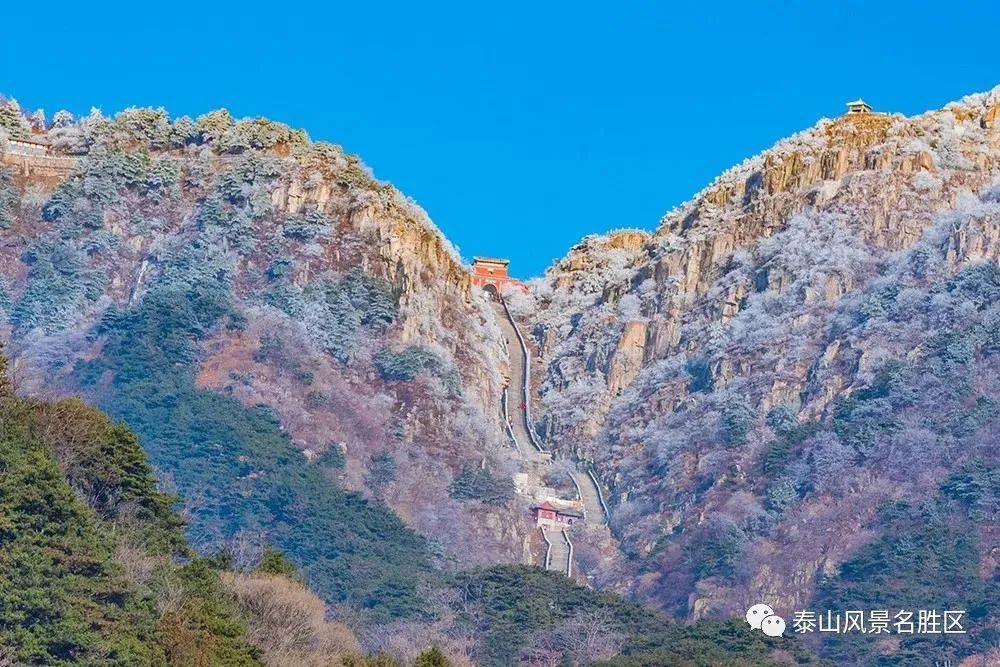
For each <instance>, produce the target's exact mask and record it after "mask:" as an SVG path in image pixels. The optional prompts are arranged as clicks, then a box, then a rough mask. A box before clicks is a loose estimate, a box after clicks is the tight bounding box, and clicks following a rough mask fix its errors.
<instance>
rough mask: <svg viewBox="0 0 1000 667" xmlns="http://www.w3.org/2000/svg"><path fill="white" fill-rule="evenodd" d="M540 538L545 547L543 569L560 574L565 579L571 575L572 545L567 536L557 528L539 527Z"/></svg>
mask: <svg viewBox="0 0 1000 667" xmlns="http://www.w3.org/2000/svg"><path fill="white" fill-rule="evenodd" d="M540 530H541V531H542V538H543V539H544V540H545V544H546V546H547V550H546V554H545V569H546V570H549V571H550V572H561V573H562V574H565V575H566V576H567V577H570V576H572V575H573V543H572V542H571V541H570V539H569V534H568V533H567V532H566V531H565V530H562V529H559V528H546V527H544V526H543V527H541V528H540Z"/></svg>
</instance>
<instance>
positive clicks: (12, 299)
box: [2, 110, 534, 565]
mask: <svg viewBox="0 0 1000 667" xmlns="http://www.w3.org/2000/svg"><path fill="white" fill-rule="evenodd" d="M229 122H230V123H231V121H229ZM164 127H166V128H167V130H169V128H170V125H169V123H168V121H167V120H166V119H165V116H164V117H162V118H161V116H160V114H159V112H155V111H152V110H133V111H130V112H126V113H125V114H122V115H121V116H119V118H118V119H116V120H114V121H112V120H111V119H105V118H100V117H96V118H94V117H92V118H88V119H84V120H82V121H81V122H80V123H79V124H78V126H74V127H71V128H68V129H63V130H62V132H64V133H65V132H71V133H73V136H74V137H75V141H77V142H78V143H79V144H80V145H89V146H90V154H89V155H85V156H80V157H78V158H69V157H50V158H46V157H37V158H28V157H24V156H18V155H13V154H10V155H7V154H2V157H3V164H4V165H6V167H7V168H8V169H10V170H11V174H12V176H13V177H12V178H11V179H9V182H10V183H11V184H12V186H13V188H14V192H12V193H11V197H12V201H14V202H15V204H16V205H15V207H14V213H15V218H14V219H13V220H12V221H11V224H10V227H9V229H6V230H4V231H3V232H2V234H3V236H4V238H5V251H4V257H5V259H6V260H7V261H6V262H5V266H4V268H3V270H2V273H3V279H4V281H5V282H4V283H3V288H4V295H5V297H6V301H5V307H6V308H7V314H8V319H9V320H10V321H11V323H12V325H13V326H12V329H13V331H12V335H11V338H12V345H11V349H12V350H13V351H14V352H15V356H16V359H15V363H16V364H19V365H20V366H22V367H25V368H31V367H35V366H37V368H35V372H26V378H28V380H27V381H28V382H29V383H30V382H31V380H30V378H32V377H34V378H37V379H38V382H37V383H36V386H34V387H30V388H33V389H35V390H36V391H51V390H52V387H53V386H54V385H53V384H52V383H51V382H48V381H46V382H44V383H43V382H42V381H41V379H42V378H46V377H48V375H49V373H48V371H43V370H42V367H43V366H44V365H45V364H46V363H48V362H47V361H46V360H45V359H44V357H45V355H46V354H47V350H51V349H58V350H59V352H58V355H59V356H60V359H61V361H60V364H61V365H62V368H63V375H64V376H65V378H64V379H65V384H64V386H63V387H61V390H62V391H71V392H75V391H78V390H79V387H77V386H75V385H74V384H73V382H74V381H73V380H72V379H70V376H71V371H72V368H73V365H74V363H75V359H76V358H81V357H84V358H94V357H100V354H101V349H100V340H99V339H98V337H97V336H96V335H94V334H92V333H91V334H90V338H89V339H85V336H84V334H86V333H87V332H90V331H92V329H93V327H94V326H95V324H96V323H97V322H99V321H100V320H101V318H102V317H103V316H104V314H105V313H106V312H108V309H109V307H112V306H113V307H115V308H120V309H127V308H129V307H134V306H137V305H138V304H141V303H142V302H143V300H144V299H145V298H146V296H147V295H148V294H149V293H150V292H151V291H154V290H156V289H157V287H158V286H160V285H162V284H163V283H164V281H165V280H166V278H165V277H164V276H165V274H167V273H169V272H170V271H174V270H176V269H175V268H174V267H173V263H174V262H175V258H176V257H177V256H178V255H179V254H181V253H182V252H183V250H184V249H185V248H192V247H207V248H210V249H211V250H210V252H212V253H214V254H213V255H212V257H211V261H217V262H218V269H217V271H218V273H217V275H223V274H224V275H225V276H226V280H227V282H229V283H231V294H229V295H227V298H231V299H232V300H233V302H234V304H235V306H236V307H237V308H238V309H239V310H240V311H241V312H243V313H244V314H245V317H246V323H245V325H243V326H242V327H241V328H240V329H239V330H237V329H236V328H219V329H217V330H213V331H212V332H210V334H209V335H208V336H207V337H206V338H205V339H204V340H203V341H201V343H200V344H201V355H200V358H199V359H197V360H195V361H193V365H194V366H195V367H196V368H195V370H196V373H197V382H198V385H199V386H201V387H210V388H214V389H218V390H220V391H222V392H224V393H227V394H231V395H233V396H236V397H237V398H239V399H240V400H241V401H243V402H244V403H246V404H247V405H251V406H252V405H256V404H261V403H263V404H268V405H270V406H271V407H272V408H273V409H274V410H275V412H276V413H277V415H278V417H279V418H280V420H281V426H282V428H283V429H284V430H285V431H286V432H287V433H288V434H289V435H290V436H291V438H292V440H293V442H294V443H295V444H296V445H297V446H298V447H299V448H300V449H301V450H302V452H303V453H304V454H305V455H306V456H307V457H311V458H312V459H316V458H318V457H321V456H323V454H324V453H325V452H327V451H328V450H329V449H330V448H331V447H336V448H339V449H341V450H343V453H344V458H345V462H344V467H343V470H342V471H341V472H337V473H336V475H337V477H338V480H337V482H338V483H340V484H343V485H345V486H347V487H348V488H350V489H356V490H360V491H362V492H364V493H367V494H371V495H377V496H378V497H380V498H381V499H383V500H384V501H385V502H386V503H388V504H389V505H390V507H392V508H393V509H394V510H395V511H396V512H397V513H398V514H399V515H400V516H401V517H402V518H403V519H404V520H405V521H406V522H407V523H408V524H409V525H410V526H411V527H413V528H415V529H416V530H417V531H418V532H420V533H422V534H423V535H425V536H427V537H428V538H430V539H431V540H432V541H433V542H434V543H436V544H438V545H440V547H439V549H438V551H440V555H441V557H442V558H443V559H444V560H445V561H446V562H447V561H451V562H453V563H454V564H455V565H472V564H487V563H496V562H522V561H525V560H526V559H528V560H530V553H528V552H527V551H526V549H527V547H526V545H527V544H529V542H530V539H529V538H530V537H531V536H533V534H534V533H533V531H532V530H531V526H530V523H529V522H527V521H526V520H523V519H522V517H521V516H520V514H521V512H520V510H521V508H519V507H517V508H515V507H495V506H492V505H487V504H484V503H478V502H475V501H468V500H466V501H459V500H456V499H453V498H451V497H450V495H449V485H450V484H451V482H452V481H453V479H454V478H455V477H456V476H457V475H458V474H460V472H461V471H462V469H463V468H465V467H479V466H481V465H483V464H487V465H488V467H490V468H491V470H493V472H494V473H495V474H497V475H499V476H501V477H502V476H504V475H507V474H509V471H508V470H507V468H506V466H507V465H508V464H507V456H506V453H505V451H504V447H506V437H505V434H504V432H503V430H502V429H501V423H500V419H499V397H500V395H501V390H502V386H503V385H502V382H503V375H502V373H503V370H504V369H503V363H504V362H503V361H502V360H504V359H505V358H506V355H505V352H504V349H503V347H502V341H501V338H500V335H499V332H498V330H497V328H496V324H495V322H494V321H493V318H492V314H491V312H490V309H489V306H488V303H487V302H486V300H485V298H484V297H483V295H481V294H480V293H479V292H478V290H477V291H473V290H472V289H471V288H470V280H469V275H468V270H467V267H466V266H465V265H464V263H463V261H462V260H461V258H460V257H459V256H458V254H457V252H456V251H455V250H454V249H453V248H452V247H451V245H450V244H449V242H448V241H447V240H446V239H445V238H444V237H443V236H442V235H441V234H440V233H439V231H438V230H437V229H436V228H435V227H434V225H433V224H432V223H431V222H430V220H429V219H428V218H427V216H426V215H425V214H424V212H423V211H422V210H420V209H419V207H417V206H416V205H415V204H413V203H412V202H410V201H408V200H407V199H405V198H404V197H403V196H402V195H401V194H400V193H399V192H397V191H396V190H395V189H394V188H392V187H391V186H389V185H386V184H382V183H378V182H376V181H374V180H373V179H372V178H371V177H370V176H368V175H367V174H366V173H365V172H364V171H363V170H362V169H361V168H360V166H359V165H358V163H357V159H356V158H354V157H353V156H348V155H345V154H344V153H343V152H342V151H340V149H339V147H335V146H331V145H321V144H310V143H308V142H305V141H300V140H298V139H296V138H295V137H294V136H293V137H292V138H291V139H289V141H288V142H287V143H279V144H278V145H276V146H274V147H272V148H271V149H268V150H260V149H250V148H241V149H239V150H228V149H224V148H221V147H220V146H217V145H216V144H215V143H212V140H210V138H209V137H210V136H211V135H210V133H209V132H208V131H207V130H205V131H204V132H205V134H204V136H203V138H202V139H200V140H198V141H194V142H192V140H190V138H184V137H181V138H180V139H176V138H175V139H169V140H168V139H165V138H162V137H160V135H156V137H160V138H156V137H154V138H149V137H151V136H153V135H154V134H155V133H156V132H161V130H162V128H164ZM167 130H162V133H164V134H165V133H167ZM137 132H138V134H137ZM147 135H149V136H147ZM123 164H124V165H126V166H125V167H122V166H121V165H123ZM52 165H56V166H57V167H59V168H58V169H54V168H52ZM116 170H124V171H128V172H129V174H130V176H129V177H130V178H132V179H133V180H132V181H128V182H127V183H126V182H125V181H126V180H127V179H125V178H123V177H121V176H120V174H119V172H118V171H116ZM129 170H132V171H129ZM132 172H135V173H136V174H138V175H132ZM146 178H148V179H149V181H148V182H146V181H142V183H139V182H138V181H140V180H142V179H146ZM95 190H96V191H100V192H99V193H98V195H94V194H93V193H94V191H95ZM63 193H66V194H65V195H64V194H63ZM60 196H64V197H65V198H69V199H71V201H70V206H69V207H68V208H67V210H66V212H62V209H60V212H59V213H58V215H56V214H54V213H51V212H50V211H49V209H48V208H46V207H51V206H52V202H53V201H54V199H58V197H60ZM213 207H217V208H218V209H219V210H221V213H219V211H217V210H216V208H213ZM95 213H96V214H95ZM85 214H87V215H90V217H89V218H87V220H86V222H82V223H81V222H80V220H81V219H82V218H83V217H84V215H85ZM36 246H42V247H43V248H44V249H45V252H50V251H52V252H56V253H60V254H59V257H60V260H59V261H63V262H70V263H71V264H72V266H74V267H77V266H78V267H79V269H80V270H83V269H85V270H86V271H88V272H90V274H91V275H93V276H96V278H95V279H94V281H93V282H92V284H91V286H90V287H89V288H88V289H90V290H91V292H90V293H89V294H88V295H86V296H84V295H83V294H76V293H74V292H73V290H74V289H76V287H78V286H74V285H67V286H66V287H65V291H66V292H68V293H69V294H70V297H71V298H70V299H69V300H68V301H67V302H66V303H65V304H51V305H50V306H46V308H45V309H43V310H48V311H51V312H56V311H57V310H58V309H60V308H61V309H63V310H62V311H61V314H60V316H59V317H58V318H55V319H51V321H50V320H49V318H47V317H46V316H45V314H44V313H41V316H40V317H38V318H35V319H38V320H39V321H38V322H36V321H35V319H32V320H30V321H29V320H28V319H27V316H23V317H22V316H19V315H11V312H12V311H13V310H18V309H20V310H18V312H21V311H25V310H26V309H27V308H29V305H28V300H29V298H26V297H25V295H32V294H36V296H35V297H30V298H39V299H43V298H49V297H48V296H47V295H53V296H52V298H57V297H58V296H59V294H61V292H58V289H62V288H61V287H60V288H58V289H56V290H53V289H48V288H45V289H43V288H42V287H41V281H42V278H40V277H37V276H33V273H32V268H31V262H32V261H34V259H33V258H32V252H34V250H32V249H33V248H35V247H36ZM66 270H69V269H66ZM72 270H73V271H76V270H77V269H76V268H74V269H72ZM351 271H360V273H361V275H364V276H366V279H368V278H370V279H373V280H375V281H379V283H380V284H384V285H385V286H386V289H387V290H391V292H392V294H393V300H394V301H395V307H396V311H397V312H396V314H395V316H394V317H393V320H392V323H391V325H390V326H388V327H386V328H385V330H379V329H368V330H366V331H365V332H364V334H363V336H361V338H360V339H359V340H356V341H354V342H353V343H352V344H351V345H352V347H351V349H350V350H349V351H348V352H346V353H345V354H344V355H342V357H341V358H339V359H335V358H333V357H331V355H330V353H329V352H328V349H329V348H330V347H331V345H334V346H335V345H338V344H339V342H338V340H337V339H338V337H340V336H341V333H342V332H341V330H339V329H336V327H337V326H338V325H343V326H347V325H348V322H349V320H348V321H347V322H344V323H340V322H336V321H333V320H336V319H337V318H339V317H342V316H341V315H336V314H333V315H331V314H330V313H331V312H335V311H324V310H323V308H327V307H328V305H329V304H327V305H323V303H321V302H313V303H311V304H309V303H305V304H304V305H303V304H300V305H298V306H295V308H298V309H299V311H295V310H294V309H291V310H289V308H288V306H287V304H286V305H281V304H278V305H277V306H275V304H276V303H277V301H276V300H275V299H274V298H272V297H275V296H276V295H278V294H279V292H280V293H281V294H284V295H290V296H291V298H292V299H293V300H296V299H297V300H302V299H303V298H304V297H305V296H306V295H308V294H317V293H320V292H319V290H322V289H325V288H324V287H322V286H323V285H327V284H330V283H332V282H335V281H336V280H338V279H340V278H341V277H343V276H344V275H346V274H348V273H350V272H351ZM74 280H76V281H77V282H82V279H79V278H75V279H74ZM269 295H270V296H269ZM284 298H285V297H280V299H284ZM280 299H279V300H280ZM333 305H336V304H333ZM282 308H284V309H285V310H284V311H283V310H282ZM303 308H304V310H303ZM310 308H311V309H312V310H309V309H310ZM296 312H297V314H295V313H296ZM351 312H353V311H350V312H347V315H348V316H351ZM19 317H20V318H21V319H18V318H19ZM32 317H34V316H32ZM15 320H17V321H15ZM43 320H44V321H43ZM353 326H354V327H361V326H362V323H361V322H359V323H357V324H355V325H353ZM331 327H332V329H331ZM331 331H333V332H336V333H331ZM343 333H344V335H345V336H346V337H348V338H350V337H351V334H352V332H351V331H346V332H343ZM324 336H330V337H331V338H330V340H325V339H324ZM42 341H44V344H43V343H42ZM268 346H270V347H268ZM411 346H419V348H420V349H423V350H426V351H429V353H430V354H432V355H433V357H434V358H435V359H436V360H437V361H435V362H433V363H434V364H437V366H435V368H438V369H439V370H440V372H439V373H438V375H439V377H434V373H429V372H420V373H417V374H416V377H412V378H410V379H399V378H393V377H389V378H386V377H383V373H381V372H380V371H379V370H378V367H377V363H375V362H376V361H377V358H378V355H379V354H380V353H382V352H384V351H395V352H398V351H400V350H407V349H410V348H411ZM265 348H267V349H271V350H273V351H272V352H266V350H265ZM324 348H327V350H325V349H324ZM425 354H426V353H425ZM418 370H419V369H418ZM296 377H300V378H303V379H300V380H296V379H295V378H296ZM381 452H388V453H389V456H390V457H391V459H392V460H393V461H394V463H393V465H392V467H393V470H394V473H393V475H392V479H391V480H390V481H387V482H383V483H380V484H379V485H378V488H377V489H376V488H375V486H374V485H373V484H372V483H371V481H370V478H371V471H370V467H371V465H372V463H371V461H372V457H373V456H380V455H382V454H380V453H381ZM469 512H472V513H473V514H475V515H476V516H477V517H479V520H475V521H469V520H466V519H467V516H468V514H469Z"/></svg>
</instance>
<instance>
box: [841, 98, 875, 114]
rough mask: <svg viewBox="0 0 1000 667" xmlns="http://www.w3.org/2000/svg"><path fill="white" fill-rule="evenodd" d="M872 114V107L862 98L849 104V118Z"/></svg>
mask: <svg viewBox="0 0 1000 667" xmlns="http://www.w3.org/2000/svg"><path fill="white" fill-rule="evenodd" d="M871 112H872V108H871V105H869V104H868V103H867V102H865V101H864V100H863V99H861V98H860V97H859V98H858V99H856V100H854V101H853V102H848V103H847V115H848V116H853V115H856V114H862V113H871Z"/></svg>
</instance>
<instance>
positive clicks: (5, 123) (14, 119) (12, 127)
mask: <svg viewBox="0 0 1000 667" xmlns="http://www.w3.org/2000/svg"><path fill="white" fill-rule="evenodd" d="M0 128H2V129H4V130H6V132H7V134H8V135H9V136H10V138H11V139H27V138H28V137H30V136H31V126H30V125H29V124H28V121H27V120H26V119H25V117H24V114H23V113H22V112H21V105H19V104H18V103H17V100H6V101H0Z"/></svg>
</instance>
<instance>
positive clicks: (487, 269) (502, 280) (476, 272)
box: [472, 257, 525, 298]
mask: <svg viewBox="0 0 1000 667" xmlns="http://www.w3.org/2000/svg"><path fill="white" fill-rule="evenodd" d="M509 267H510V260H507V259H497V258H495V257H473V258H472V284H473V285H475V286H476V287H480V288H482V289H484V290H486V291H487V292H489V294H490V296H492V297H493V298H496V297H497V296H499V295H500V294H503V290H504V288H505V287H507V286H508V285H517V286H518V287H520V288H521V289H525V286H524V285H523V284H521V282H520V281H519V280H517V279H516V278H511V277H510V274H509V272H508V269H509Z"/></svg>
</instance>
